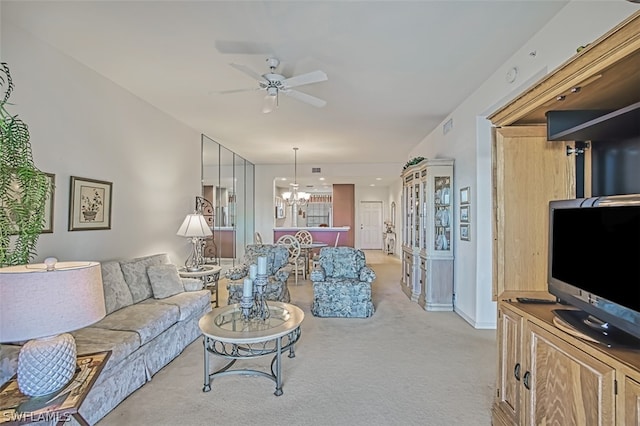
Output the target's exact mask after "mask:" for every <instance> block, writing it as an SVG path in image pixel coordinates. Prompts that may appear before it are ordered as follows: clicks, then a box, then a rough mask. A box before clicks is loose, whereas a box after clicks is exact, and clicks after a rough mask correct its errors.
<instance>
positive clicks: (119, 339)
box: [71, 327, 140, 369]
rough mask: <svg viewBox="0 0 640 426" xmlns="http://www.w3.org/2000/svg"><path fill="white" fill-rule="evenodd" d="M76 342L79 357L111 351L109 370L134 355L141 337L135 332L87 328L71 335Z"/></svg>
mask: <svg viewBox="0 0 640 426" xmlns="http://www.w3.org/2000/svg"><path fill="white" fill-rule="evenodd" d="M71 334H72V335H73V337H74V339H75V340H76V347H77V350H78V354H79V355H85V354H91V353H94V352H104V351H111V356H110V357H109V361H108V362H107V367H105V368H107V369H108V368H109V367H111V366H113V365H118V364H119V363H120V361H122V360H124V359H125V358H126V357H128V356H129V355H131V354H132V353H134V352H135V351H136V350H137V349H138V348H139V347H140V336H139V335H138V333H136V332H133V331H120V330H108V329H104V328H98V327H85V328H81V329H80V330H76V331H74V332H72V333H71Z"/></svg>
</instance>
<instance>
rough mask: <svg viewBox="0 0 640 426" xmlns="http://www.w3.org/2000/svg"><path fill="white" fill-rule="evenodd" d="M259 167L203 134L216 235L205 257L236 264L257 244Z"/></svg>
mask: <svg viewBox="0 0 640 426" xmlns="http://www.w3.org/2000/svg"><path fill="white" fill-rule="evenodd" d="M254 176H255V166H254V165H253V164H252V163H250V162H249V161H247V160H245V159H244V158H242V157H241V156H239V155H238V154H236V153H234V152H233V151H230V150H229V149H227V148H225V147H224V146H222V145H220V144H219V143H218V142H216V141H214V140H213V139H211V138H209V137H207V136H206V135H202V196H203V197H204V198H205V199H207V200H208V201H209V202H211V204H212V206H213V215H212V216H213V218H212V220H210V222H213V223H210V225H211V230H212V231H213V238H212V239H211V240H210V241H207V242H206V244H207V245H206V246H205V256H207V257H208V259H207V260H208V261H210V262H215V263H217V264H219V265H225V264H227V265H234V264H235V263H236V262H237V261H238V260H240V259H242V257H243V255H244V248H245V246H246V245H247V244H251V243H253V234H254V229H255V217H254V212H255V208H254V202H255V190H254V188H255V186H254Z"/></svg>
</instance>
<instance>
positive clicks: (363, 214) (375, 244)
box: [359, 201, 382, 250]
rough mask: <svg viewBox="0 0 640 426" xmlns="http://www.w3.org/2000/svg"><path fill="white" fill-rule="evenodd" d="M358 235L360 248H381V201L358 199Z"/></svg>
mask: <svg viewBox="0 0 640 426" xmlns="http://www.w3.org/2000/svg"><path fill="white" fill-rule="evenodd" d="M359 235H360V244H359V247H360V248H361V249H364V250H381V249H382V201H360V232H359Z"/></svg>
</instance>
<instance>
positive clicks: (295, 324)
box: [198, 301, 304, 396]
mask: <svg viewBox="0 0 640 426" xmlns="http://www.w3.org/2000/svg"><path fill="white" fill-rule="evenodd" d="M267 306H268V307H269V313H270V316H269V318H267V319H265V320H261V319H251V320H245V319H243V318H242V308H241V307H240V305H239V304H233V305H228V306H223V307H220V308H216V309H213V310H212V311H211V312H209V313H207V314H206V315H204V316H203V317H202V318H200V321H199V323H198V325H199V327H200V330H201V331H202V334H203V335H204V387H203V388H202V391H203V392H209V391H210V390H211V380H212V379H214V378H215V377H221V376H226V375H231V374H243V375H253V376H263V377H267V378H269V379H271V380H273V381H274V382H275V384H276V391H275V392H274V394H275V395H276V396H280V395H282V353H283V352H285V351H287V350H288V351H289V358H294V357H295V351H294V344H295V343H296V342H297V341H298V339H299V338H300V324H301V323H302V320H303V319H304V312H302V309H300V308H298V307H297V306H295V305H291V304H289V303H282V302H272V301H268V302H267ZM210 355H216V356H220V357H223V358H227V359H229V362H228V363H227V364H226V365H224V366H223V367H222V368H220V369H218V370H216V371H214V372H213V373H211V372H210V367H209V356H210ZM265 355H274V356H273V359H272V360H271V371H270V372H265V371H260V370H253V369H231V367H232V366H233V365H234V364H235V362H236V361H238V360H241V359H248V358H256V357H260V356H265Z"/></svg>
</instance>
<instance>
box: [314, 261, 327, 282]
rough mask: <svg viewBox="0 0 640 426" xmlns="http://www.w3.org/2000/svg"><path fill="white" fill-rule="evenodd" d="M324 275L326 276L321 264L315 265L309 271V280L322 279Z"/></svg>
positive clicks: (324, 277)
mask: <svg viewBox="0 0 640 426" xmlns="http://www.w3.org/2000/svg"><path fill="white" fill-rule="evenodd" d="M326 277H327V274H326V272H325V271H324V268H323V267H322V266H321V265H316V266H315V267H314V268H313V270H312V271H311V275H310V278H311V281H313V282H316V281H324V280H325V279H326Z"/></svg>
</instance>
